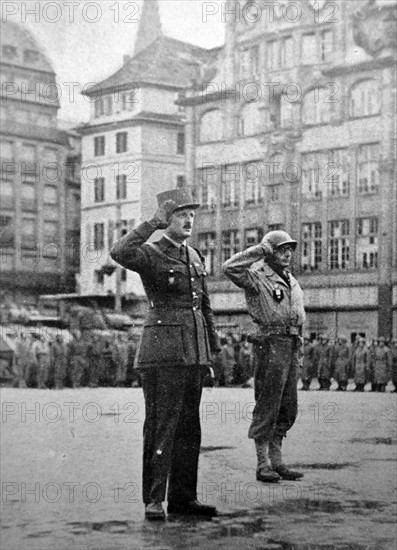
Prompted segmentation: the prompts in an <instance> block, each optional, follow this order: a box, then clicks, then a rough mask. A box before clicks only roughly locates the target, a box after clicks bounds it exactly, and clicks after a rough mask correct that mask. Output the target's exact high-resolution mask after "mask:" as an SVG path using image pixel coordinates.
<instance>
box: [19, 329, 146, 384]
mask: <svg viewBox="0 0 397 550" xmlns="http://www.w3.org/2000/svg"><path fill="white" fill-rule="evenodd" d="M136 344H137V340H136V337H134V336H130V335H128V334H127V333H120V332H119V333H117V332H114V333H112V332H108V331H107V332H104V331H93V330H81V331H80V330H79V331H73V332H72V334H71V339H70V340H69V341H68V342H65V341H64V337H63V335H62V334H61V333H58V334H56V335H55V336H54V338H48V336H46V335H43V333H42V332H40V331H38V332H21V333H20V334H18V336H17V339H16V342H15V347H14V360H13V364H12V371H13V375H14V378H15V381H14V385H16V386H19V387H29V388H40V389H45V388H55V389H62V388H63V387H71V388H76V387H82V386H85V387H91V388H95V387H98V386H109V387H114V386H126V387H127V386H133V385H139V380H138V378H137V375H136V372H135V371H134V370H133V366H134V359H135V353H136V347H137V345H136Z"/></svg>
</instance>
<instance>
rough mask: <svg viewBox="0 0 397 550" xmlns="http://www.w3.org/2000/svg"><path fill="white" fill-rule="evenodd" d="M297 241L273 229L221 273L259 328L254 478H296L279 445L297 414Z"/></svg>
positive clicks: (299, 321)
mask: <svg viewBox="0 0 397 550" xmlns="http://www.w3.org/2000/svg"><path fill="white" fill-rule="evenodd" d="M296 246H297V242H296V241H295V240H293V239H291V237H290V236H289V235H288V233H286V232H285V231H270V232H269V233H267V234H266V235H265V236H264V238H263V239H262V242H261V243H260V244H259V245H256V246H252V247H250V248H248V249H247V250H245V251H244V252H240V253H239V254H236V255H235V256H233V257H232V258H230V259H229V260H228V261H227V262H226V263H225V264H224V265H223V270H224V272H225V274H226V275H227V277H229V279H231V280H232V281H233V282H234V283H235V284H236V285H237V286H239V287H241V288H243V289H244V290H245V297H246V301H247V306H248V311H249V313H250V315H251V317H252V318H253V320H254V321H255V323H257V325H258V332H257V334H256V335H254V337H253V340H254V358H255V401H256V403H255V408H254V411H253V418H252V423H251V426H250V429H249V434H248V437H250V438H251V439H254V440H255V447H256V453H257V459H258V466H257V471H256V479H257V480H258V481H264V482H274V481H278V480H279V479H280V478H283V479H290V480H295V479H299V478H301V477H303V474H302V473H300V472H297V471H294V470H290V469H288V468H287V467H286V466H285V465H284V464H283V461H282V457H281V445H282V440H283V438H284V437H286V435H287V432H288V430H290V428H291V427H292V426H293V424H294V422H295V419H296V415H297V410H298V396H297V381H298V376H299V349H300V340H299V335H300V334H301V331H302V324H303V322H304V321H305V310H304V307H303V292H302V290H301V288H300V286H299V283H298V281H297V280H296V279H295V278H294V277H293V276H292V275H291V273H290V272H289V270H288V267H289V265H290V262H291V257H292V252H293V251H294V250H295V248H296Z"/></svg>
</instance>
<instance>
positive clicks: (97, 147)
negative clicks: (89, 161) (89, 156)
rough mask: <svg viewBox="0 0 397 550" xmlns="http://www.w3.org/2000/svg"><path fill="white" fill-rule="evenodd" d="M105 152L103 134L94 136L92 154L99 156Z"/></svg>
mask: <svg viewBox="0 0 397 550" xmlns="http://www.w3.org/2000/svg"><path fill="white" fill-rule="evenodd" d="M104 154H105V136H97V137H94V156H96V157H101V156H102V155H104Z"/></svg>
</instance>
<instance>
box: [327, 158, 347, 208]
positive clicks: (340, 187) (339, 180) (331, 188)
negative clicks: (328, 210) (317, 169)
mask: <svg viewBox="0 0 397 550" xmlns="http://www.w3.org/2000/svg"><path fill="white" fill-rule="evenodd" d="M327 183H328V192H329V195H330V196H331V197H346V196H348V195H349V190H350V157H349V154H348V152H347V150H346V149H334V150H331V151H329V152H328V163H327Z"/></svg>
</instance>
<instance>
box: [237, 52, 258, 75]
mask: <svg viewBox="0 0 397 550" xmlns="http://www.w3.org/2000/svg"><path fill="white" fill-rule="evenodd" d="M239 53H240V55H239V59H240V78H243V79H244V78H249V77H251V76H258V74H259V46H253V47H252V48H247V49H244V50H241V51H240V52H239Z"/></svg>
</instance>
